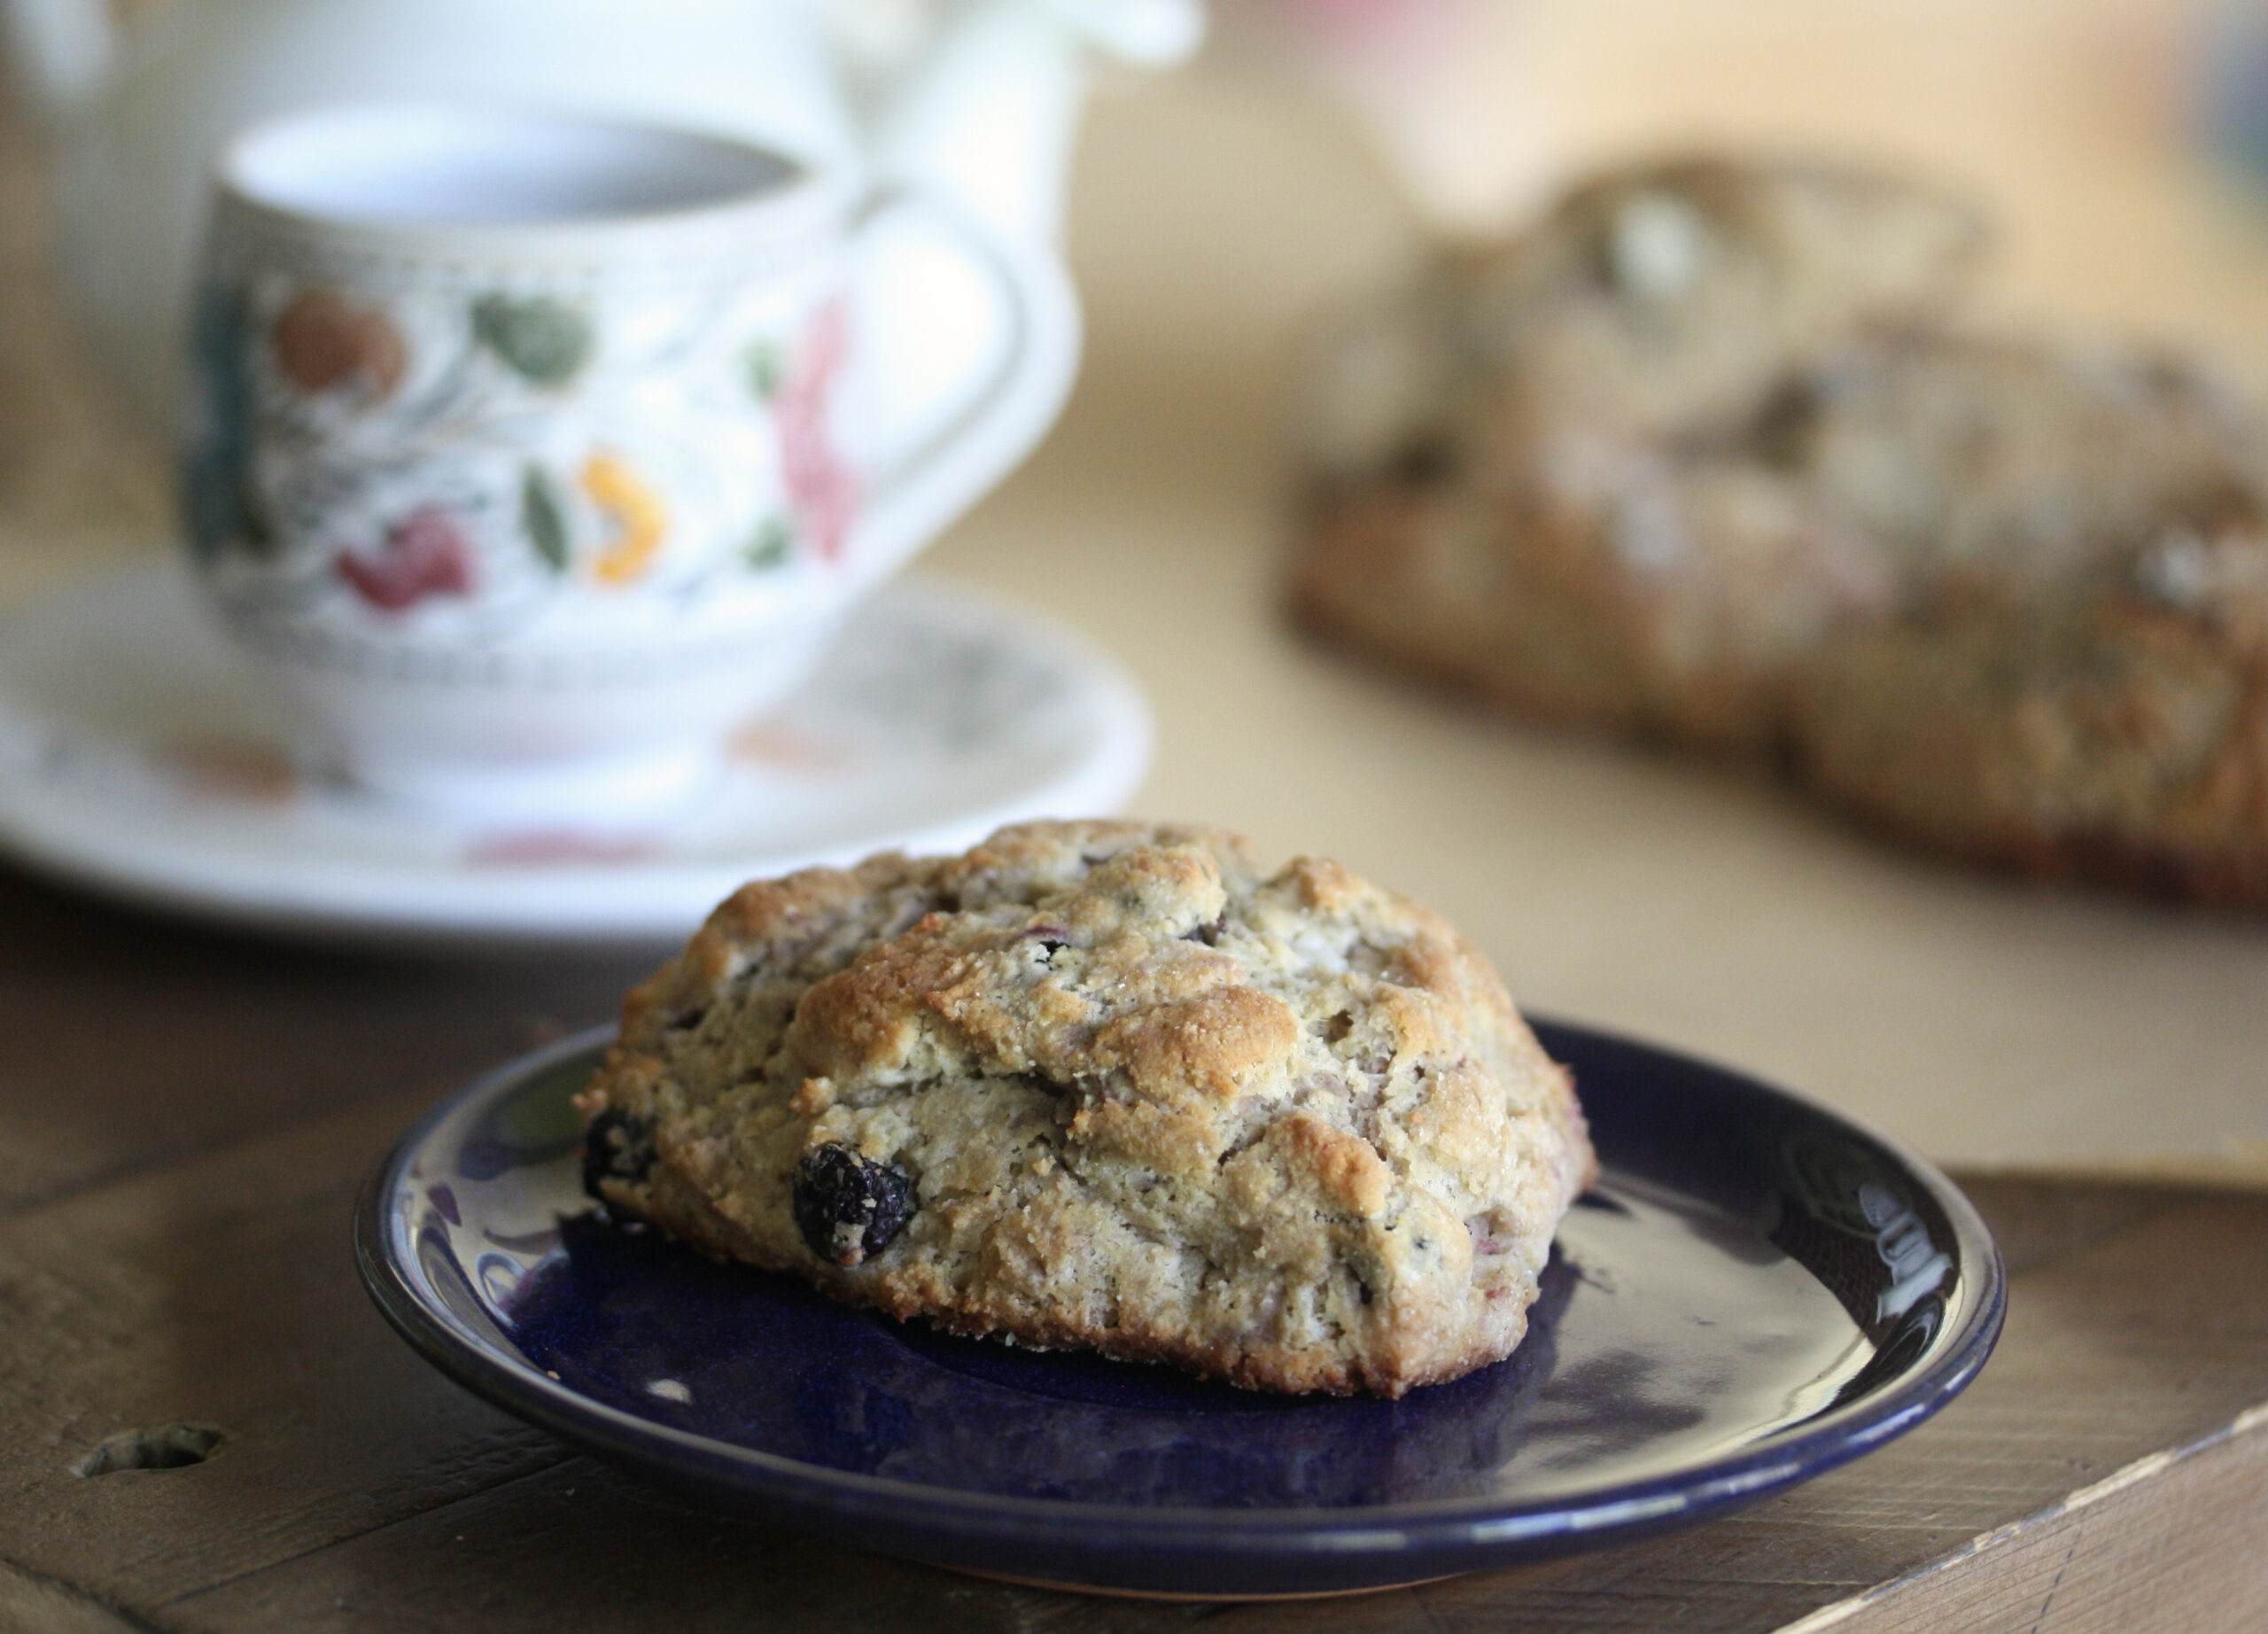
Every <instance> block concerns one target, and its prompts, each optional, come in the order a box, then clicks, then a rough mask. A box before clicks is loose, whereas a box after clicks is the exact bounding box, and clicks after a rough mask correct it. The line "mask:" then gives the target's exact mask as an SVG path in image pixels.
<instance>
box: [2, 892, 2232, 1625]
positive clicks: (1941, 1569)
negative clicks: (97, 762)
mask: <svg viewBox="0 0 2268 1634" xmlns="http://www.w3.org/2000/svg"><path fill="white" fill-rule="evenodd" d="M632 974H633V969H631V968H626V967H625V965H624V964H623V963H621V962H619V961H578V962H571V963H555V964H551V965H548V966H547V965H532V964H524V963H523V964H513V965H509V966H497V965H494V964H488V965H454V966H452V965H443V964H437V963H433V962H430V961H406V960H379V959H374V958H369V957H362V956H354V955H349V954H340V953H310V952H307V951H304V950H294V949H285V948H280V947H277V946H274V945H267V944H263V943H260V942H256V941H251V940H240V939H236V938H228V937H224V936H221V935H217V934H214V933H211V932H207V931H204V930H196V929H191V928H185V927H175V926H169V925H167V924H164V923H161V922H157V921H153V920H150V919H146V918H144V917H142V916H139V915H137V914H130V913H128V912H125V911H114V910H111V909H107V908H103V907H98V906H92V905H90V904H89V903H88V902H86V901H84V900H82V899H79V898H76V897H74V896H70V895H66V894H65V893H62V892H60V891H52V890H50V889H49V888H47V887H45V886H43V885H40V884H37V883H33V882H31V881H28V880H26V879H24V878H23V877H21V876H20V875H14V874H12V873H6V872H0V1131H4V1135H5V1140H4V1151H5V1154H6V1165H5V1167H4V1169H0V1422H4V1424H5V1426H6V1428H7V1436H6V1438H5V1441H4V1443H0V1628H8V1629H12V1630H13V1629H24V1630H58V1631H62V1630H68V1631H69V1634H93V1631H94V1630H104V1631H105V1634H108V1631H122V1630H129V1629H163V1630H237V1631H242V1630H266V1629H275V1630H287V1629H291V1630H296V1629H307V1628H335V1629H341V1630H347V1629H370V1630H402V1629H445V1630H475V1629H478V1630H482V1634H503V1631H505V1630H522V1629H524V1630H557V1629H566V1628H576V1629H583V1628H588V1629H621V1630H633V1629H640V1630H643V1629H655V1630H659V1629H667V1630H710V1629H715V1630H797V1631H798V1634H810V1631H812V1630H837V1629H839V1630H901V1629H902V1630H934V1629H939V1628H948V1627H950V1628H955V1629H963V1628H965V1629H972V1630H1042V1629H1045V1630H1062V1631H1064V1634H1069V1631H1072V1630H1127V1631H1129V1634H1130V1631H1132V1630H1168V1629H1175V1628H1180V1627H1183V1626H1185V1625H1186V1624H1187V1623H1188V1622H1191V1621H1192V1619H1194V1618H1199V1617H1202V1618H1205V1619H1206V1620H1208V1622H1215V1621H1216V1622H1217V1623H1218V1625H1219V1626H1221V1627H1222V1628H1223V1629H1228V1630H1349V1631H1351V1630H1363V1631H1366V1634H1367V1631H1371V1630H1379V1631H1384V1630H1437V1631H1439V1630H1490V1629H1512V1628H1518V1629H1538V1630H1542V1629H1551V1630H1558V1629H1566V1630H1576V1629H1581V1630H1606V1629H1627V1630H1639V1629H1646V1628H1651V1627H1658V1626H1666V1622H1667V1621H1668V1619H1670V1618H1671V1617H1672V1615H1674V1617H1675V1621H1676V1625H1677V1626H1678V1627H1680V1628H1689V1629H1694V1630H1773V1629H1783V1628H1787V1627H1790V1626H1791V1625H1792V1626H1797V1627H1801V1628H1804V1629H1806V1630H1809V1629H1817V1628H1836V1629H1838V1630H1839V1629H1848V1630H1891V1629H1912V1630H1954V1629H1960V1630H1983V1629H2000V1628H2007V1629H2010V1630H2043V1631H2044V1630H2141V1629H2191V1628H2194V1629H2199V1630H2209V1629H2210V1630H2224V1629H2232V1630H2233V1629H2239V1628H2246V1627H2258V1626H2261V1618H2262V1617H2263V1616H2264V1615H2268V1573H2264V1572H2263V1570H2262V1569H2261V1567H2260V1561H2261V1560H2262V1558H2263V1551H2264V1547H2268V1195H2264V1194H2261V1193H2258V1192H2254V1191H2242V1190H2238V1191H2228V1190H2220V1191H2216V1190H2199V1189H2184V1188H2179V1187H2149V1186H2140V1185H2131V1184H2126V1185H2121V1184H2101V1183H2098V1184H2084V1183H2075V1182H2069V1181H2054V1180H2023V1179H2010V1178H2006V1177H2002V1178H1981V1177H1980V1178H1976V1179H1972V1180H1971V1187H1972V1190H1973V1194H1974V1195H1975V1196H1976V1197H1977V1200H1978V1202H1980V1203H1981V1204H1982V1206H1983V1207H1984V1209H1985V1213H1986V1215H1987V1217H1988V1218H1989V1219H1990V1222H1991V1224H1992V1226H1993V1229H1994V1231H1995V1232H1996V1233H1997V1234H1998V1235H1999V1237H2000V1241H2001V1242H2002V1244H2003V1246H2004V1248H2005V1249H2006V1251H2007V1255H2008V1262H2009V1264H2010V1267H2011V1269H2012V1271H2013V1272H2014V1273H2015V1281H2014V1293H2013V1296H2012V1298H2011V1302H2010V1314H2009V1320H2008V1330H2007V1336H2006V1338H2005V1339H2004V1341H2003V1342H2002V1346H2001V1350H2000V1354H1999V1355H1998V1356H1997V1357H1996V1358H1995V1359H1994V1360H1993V1362H1992V1364H1991V1365H1990V1366H1988V1368H1987V1369H1986V1371H1985V1374H1984V1375H1983V1377H1982V1378H1981V1379H1980V1380H1979V1381H1977V1383H1976V1384H1975V1385H1974V1386H1973V1387H1972V1389H1970V1390H1969V1393H1968V1394H1967V1395H1966V1396H1965V1397H1963V1398H1962V1399H1961V1400H1960V1401H1959V1402H1957V1403H1955V1404H1953V1406H1952V1407H1951V1408H1949V1409H1948V1410H1947V1411H1946V1412H1945V1413H1944V1414H1943V1415H1942V1416H1941V1417H1940V1418H1938V1420H1935V1421H1933V1422H1932V1423H1930V1425H1928V1426H1925V1427H1924V1428H1922V1429H1921V1430H1920V1431H1918V1432H1916V1433H1915V1434H1914V1435H1912V1436H1909V1437H1907V1439H1906V1440H1904V1441H1901V1442H1899V1443H1895V1444H1894V1445H1892V1446H1891V1447H1890V1448H1889V1449H1887V1450H1885V1451H1882V1452H1880V1453H1877V1454H1876V1455H1874V1456H1873V1457H1870V1458H1868V1459H1863V1460H1861V1461H1860V1463H1858V1464H1856V1465H1853V1466H1851V1467H1846V1468H1845V1469H1843V1470H1840V1471H1837V1472H1836V1473H1834V1474H1829V1475H1828V1476H1825V1477H1823V1478H1822V1479H1821V1480H1819V1481H1817V1482H1814V1483H1812V1484H1811V1485H1809V1486H1806V1487H1804V1488H1801V1489H1799V1490H1797V1491H1795V1492H1792V1493H1790V1494H1788V1495H1786V1496H1784V1497H1781V1498H1775V1499H1773V1500H1771V1501H1769V1502H1767V1503H1765V1504H1763V1505H1760V1506H1758V1507H1756V1508H1754V1509H1752V1510H1750V1511H1747V1512H1745V1513H1741V1514H1738V1515H1736V1516H1734V1517H1732V1518H1730V1519H1728V1520H1724V1521H1718V1522H1716V1523H1714V1524H1713V1525H1710V1526H1706V1527H1703V1528H1700V1529H1697V1530H1694V1531H1691V1532H1689V1533H1684V1534H1680V1535H1677V1536H1674V1537H1666V1538H1663V1539H1660V1540H1658V1541H1656V1542H1653V1543H1649V1544H1645V1545H1638V1546H1635V1547H1631V1548H1626V1549H1621V1550H1617V1551H1613V1552H1607V1553H1602V1554H1596V1555H1590V1556H1583V1557H1578V1558H1575V1559H1572V1560H1565V1561H1561V1562H1557V1563H1553V1564H1550V1565H1545V1566H1541V1567H1536V1568H1530V1569H1526V1570H1521V1571H1513V1572H1507V1573H1502V1574H1494V1575H1489V1576H1480V1577H1472V1578H1465V1579H1459V1580H1454V1581H1449V1582H1445V1583H1433V1584H1429V1585H1426V1586H1424V1587H1421V1588H1417V1589H1410V1590H1401V1591H1389V1592H1386V1593H1382V1594H1378V1595H1372V1596H1365V1597H1360V1598H1352V1599H1332V1600H1320V1601H1312V1602H1306V1603H1301V1604H1278V1605H1260V1606H1246V1607H1211V1606H1184V1605H1170V1604H1159V1603H1151V1602H1136V1601H1119V1600H1107V1599H1085V1598H1082V1597H1077V1596H1072V1595H1065V1594H1057V1593H1051V1592H1047V1591H1040V1590H1031V1589H1023V1588H1016V1587H1009V1586H1006V1585H1001V1584H995V1583H985V1582H979V1581H976V1580H974V1579H965V1578H961V1577H958V1576H953V1575H951V1574H950V1573H947V1572H943V1571H939V1570H937V1569H935V1568H928V1567H920V1566H914V1565H908V1564H904V1563H900V1562H896V1561H890V1560H882V1559H876V1558H868V1557H865V1556H861V1555H858V1554H856V1553H853V1552H848V1551H843V1550H840V1549H834V1548H828V1547H823V1546H819V1545H812V1544H809V1543H806V1542H804V1541H802V1540H800V1539H798V1538H796V1537H792V1536H789V1535H788V1534H786V1533H784V1532H781V1531H777V1530H773V1529H768V1528H764V1527H758V1526H753V1525H747V1524H742V1523H738V1522H734V1521H723V1520H718V1519H716V1518H714V1517H711V1516H709V1515H706V1514H703V1513H700V1512H699V1511H697V1510H692V1509H688V1508H687V1507H686V1506H683V1505H682V1504H681V1503H680V1501H679V1500H678V1499H676V1498H672V1497H671V1496H669V1495H667V1494H665V1493H663V1492H661V1491H659V1490H653V1489H649V1488H648V1487H646V1486H644V1485H642V1484H641V1483H640V1482H636V1481H634V1480H632V1479H629V1478H626V1477H624V1476H620V1475H617V1474H613V1473H612V1472H610V1470H608V1469H606V1468H604V1467H602V1466H600V1465H598V1464H595V1463H594V1462H592V1461H591V1460H590V1459H586V1458H584V1457H581V1456H579V1455H577V1454H575V1453H573V1452H572V1451H570V1450H569V1449H568V1448H566V1447H564V1446H563V1445H561V1444H560V1443H556V1442H555V1441H553V1440H551V1439H550V1438H548V1436H543V1435H541V1434H540V1433H538V1432H536V1431H534V1430H532V1429H529V1428H524V1427H523V1426H521V1425H519V1424H518V1423H517V1422H516V1421H515V1420H510V1419H509V1418H506V1417H505V1416H503V1415H502V1414H501V1413H499V1412H495V1411H493V1409H491V1408H488V1407H486V1406H485V1405H483V1404H480V1403H479V1402H478V1401H476V1400H474V1399H473V1398H472V1397H469V1396H467V1395H465V1394H464V1393H463V1392H462V1391H460V1390H458V1389H456V1388H455V1387H454V1386H453V1385H450V1384H449V1383H447V1382H446V1381H443V1380H442V1379H441V1378H440V1377H439V1375H437V1374H436V1373H432V1372H431V1370H429V1369H428V1368H427V1367H426V1366H424V1365H423V1363H422V1362H420V1361H419V1360H418V1359H417V1358H416V1357H415V1356H414V1355H412V1353H411V1352H410V1350H408V1347H407V1346H405V1345H404V1344H402V1343H401V1342H400V1341H399V1340H397V1339H396V1338H395V1337H394V1335H393V1334H392V1333H391V1332H390V1331H389V1330H388V1329H387V1328H386V1327H385V1326H384V1323H383V1322H382V1321H381V1320H380V1319H379V1318H378V1316H377V1313H376V1311H374V1310H373V1309H372V1308H371V1307H370V1305H369V1302H368V1301H367V1299H366V1298H365V1297H364V1296H363V1294H362V1290H361V1287H360V1286H359V1285H358V1283H357V1281H356V1279H355V1275H354V1272H353V1265H352V1264H351V1261H350V1257H349V1254H348V1249H347V1231H346V1225H347V1216H348V1210H349V1205H350V1203H351V1202H352V1200H353V1194H354V1192H355V1190H356V1188H357V1187H358V1186H359V1185H360V1183H361V1180H362V1179H363V1178H364V1176H365V1175H366V1174H367V1173H368V1171H369V1169H370V1168H371V1167H372V1165H374V1164H375V1163H377V1160H378V1158H379V1156H380V1155H381V1154H382V1153H383V1152H384V1149H385V1148H386V1146H387V1145H388V1144H389V1142H390V1141H391V1140H392V1139H393V1137H394V1136H395V1135H396V1134H397V1133H398V1132H400V1130H401V1129H402V1128H403V1127H404V1126H406V1124H408V1122H409V1120H410V1119H411V1118H412V1117H413V1116H414V1115H415V1114H416V1112H417V1110H418V1109H420V1108H421V1107H423V1106H424V1105H425V1104H427V1103H428V1102H429V1101H431V1100H432V1099H433V1098H434V1097H436V1096H437V1095H439V1094H440V1093H444V1092H446V1091H447V1090H448V1089H450V1088H451V1087H453V1086H454V1085H456V1084H458V1083H459V1082H461V1081H462V1080H464V1079H466V1078H469V1077H470V1076H471V1075H472V1074H473V1073H475V1072H477V1071H478V1070H480V1069H482V1068H484V1067H485V1066H486V1065H488V1064H490V1063H492V1062H494V1061H496V1060H498V1059H499V1058H501V1057H502V1056H504V1055H507V1054H511V1053H513V1052H515V1051H517V1050H519V1049H521V1048H523V1047H526V1046H528V1045H530V1044H532V1043H535V1042H538V1041H540V1040H542V1039H548V1038H550V1037H553V1036H555V1035H556V1034H558V1033H559V1032H560V1031H563V1030H564V1029H567V1028H570V1027H575V1026H579V1025H581V1024H583V1023H586V1022H591V1021H596V1020H602V1019H604V1018H605V1017H606V1015H608V1014H609V1013H610V1008H611V1006H612V1003H613V1000H614V995H615V993H616V992H617V989H618V987H619V985H620V984H622V982H623V981H624V980H625V978H626V977H629V976H630V975H632ZM175 1424H187V1425H191V1426H198V1427H209V1428H213V1429H215V1430H218V1431H219V1432H221V1435H222V1436H225V1439H224V1440H222V1441H221V1443H220V1444H219V1446H218V1449H217V1451H214V1453H213V1455H212V1456H211V1457H210V1458H209V1459H206V1461H204V1462H201V1463H195V1464H190V1465H185V1466H183V1467H175V1468H170V1469H141V1470H123V1471H120V1472H117V1473H113V1474H101V1475H94V1476H88V1475H82V1474H76V1473H74V1470H75V1469H76V1468H77V1467H79V1466H80V1465H81V1464H82V1460H83V1459H85V1458H86V1457H87V1455H88V1454H89V1452H90V1451H93V1450H94V1449H95V1448H96V1447H97V1446H98V1445H100V1444H101V1443H105V1441H108V1440H111V1439H113V1438H114V1437H117V1436H120V1435H121V1434H122V1433H127V1432H134V1431H155V1430H162V1429H163V1428H165V1427H167V1426H170V1425H175ZM1806 1619H1808V1621H1806Z"/></svg>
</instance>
